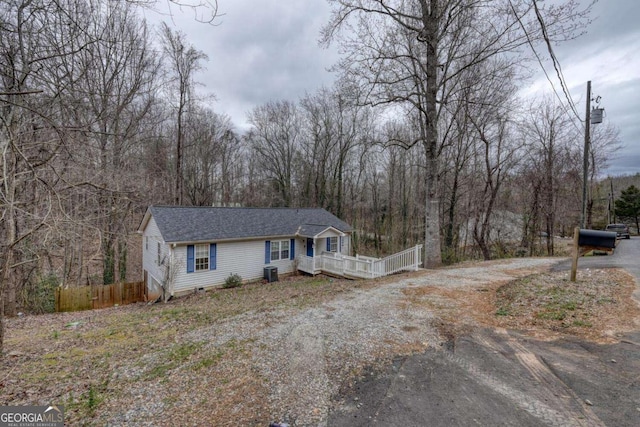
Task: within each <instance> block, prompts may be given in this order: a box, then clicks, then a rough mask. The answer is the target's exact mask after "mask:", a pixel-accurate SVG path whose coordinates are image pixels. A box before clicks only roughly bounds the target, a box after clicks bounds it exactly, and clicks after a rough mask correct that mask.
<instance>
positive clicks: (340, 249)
mask: <svg viewBox="0 0 640 427" xmlns="http://www.w3.org/2000/svg"><path fill="white" fill-rule="evenodd" d="M338 252H340V253H342V236H340V246H339V247H338Z"/></svg>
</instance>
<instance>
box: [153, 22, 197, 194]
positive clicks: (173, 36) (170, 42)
mask: <svg viewBox="0 0 640 427" xmlns="http://www.w3.org/2000/svg"><path fill="white" fill-rule="evenodd" d="M162 41H163V48H164V54H165V56H166V58H167V60H168V61H169V66H168V68H169V69H168V73H169V75H170V80H169V81H170V87H171V94H170V96H171V97H172V98H173V99H174V103H173V106H174V109H175V117H176V151H175V153H176V154H175V188H174V200H175V203H176V204H177V205H181V204H182V201H183V196H184V176H183V170H182V168H183V158H182V157H183V152H184V144H185V141H184V138H185V134H184V133H185V132H184V124H185V117H186V115H187V114H188V113H189V108H190V107H191V106H192V101H193V89H194V85H195V82H194V80H193V78H194V74H195V73H196V72H197V71H198V70H200V69H201V66H202V65H201V63H202V61H204V60H207V55H205V54H204V52H202V51H199V50H196V49H195V47H193V46H191V45H189V44H188V42H187V40H186V36H185V34H184V33H182V32H180V31H173V30H172V29H171V28H170V27H169V26H168V25H167V24H166V23H163V24H162Z"/></svg>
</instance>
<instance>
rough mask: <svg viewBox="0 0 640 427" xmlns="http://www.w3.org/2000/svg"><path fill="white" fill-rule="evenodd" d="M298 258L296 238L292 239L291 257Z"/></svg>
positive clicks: (290, 246)
mask: <svg viewBox="0 0 640 427" xmlns="http://www.w3.org/2000/svg"><path fill="white" fill-rule="evenodd" d="M295 258H296V239H291V244H290V245H289V259H290V260H293V259H295Z"/></svg>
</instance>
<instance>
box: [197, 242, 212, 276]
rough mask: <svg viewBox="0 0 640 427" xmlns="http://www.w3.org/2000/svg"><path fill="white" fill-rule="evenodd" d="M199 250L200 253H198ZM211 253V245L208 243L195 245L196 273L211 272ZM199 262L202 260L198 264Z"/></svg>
mask: <svg viewBox="0 0 640 427" xmlns="http://www.w3.org/2000/svg"><path fill="white" fill-rule="evenodd" d="M198 249H199V250H200V251H198ZM209 251H210V249H209V245H208V244H206V243H205V244H200V245H194V248H193V271H194V272H195V271H208V270H209V255H210V252H209ZM198 252H200V253H198ZM198 255H200V256H198ZM198 260H201V262H200V263H198Z"/></svg>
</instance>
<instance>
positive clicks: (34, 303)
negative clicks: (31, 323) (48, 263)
mask: <svg viewBox="0 0 640 427" xmlns="http://www.w3.org/2000/svg"><path fill="white" fill-rule="evenodd" d="M59 284H60V279H58V277H57V276H56V275H55V274H49V275H46V276H38V277H37V278H35V280H29V281H28V282H27V283H25V285H24V287H23V288H22V292H21V304H20V305H21V307H22V309H23V310H25V311H26V312H28V313H33V314H42V313H53V312H55V311H56V288H57V287H58V285H59Z"/></svg>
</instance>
